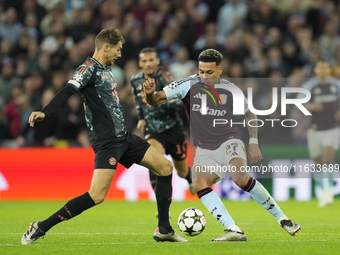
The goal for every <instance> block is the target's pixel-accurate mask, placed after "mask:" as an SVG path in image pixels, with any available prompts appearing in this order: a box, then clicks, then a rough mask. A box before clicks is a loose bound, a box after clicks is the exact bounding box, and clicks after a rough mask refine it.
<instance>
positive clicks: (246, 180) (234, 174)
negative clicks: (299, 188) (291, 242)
mask: <svg viewBox="0 0 340 255" xmlns="http://www.w3.org/2000/svg"><path fill="white" fill-rule="evenodd" d="M229 165H230V166H231V168H234V169H237V171H231V178H232V179H233V181H234V182H235V184H236V185H237V186H238V187H240V188H241V189H243V190H244V191H247V192H249V194H250V195H251V196H252V198H253V199H254V200H255V201H256V202H257V203H258V204H260V205H261V206H262V207H263V208H264V209H266V210H267V211H268V212H269V213H270V214H271V215H273V216H274V217H275V219H276V220H277V222H278V223H279V224H280V225H281V227H282V228H283V229H284V230H286V231H287V232H288V233H289V234H290V235H292V236H294V235H295V233H297V232H298V231H299V230H300V229H301V228H300V225H299V224H297V223H295V222H293V221H291V220H290V219H289V218H288V217H287V216H286V215H285V214H284V213H283V212H282V210H281V208H280V207H279V206H278V204H277V203H276V201H275V200H274V198H273V197H272V196H271V195H270V194H269V192H268V191H267V190H266V189H265V188H264V187H263V186H262V184H261V183H260V182H258V181H257V180H255V179H254V178H252V177H250V176H249V174H248V173H246V172H244V171H243V172H242V171H240V169H242V168H241V167H243V169H245V166H246V165H247V163H246V161H245V160H244V159H242V158H233V159H231V160H230V162H229Z"/></svg>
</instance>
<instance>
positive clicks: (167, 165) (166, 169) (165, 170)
mask: <svg viewBox="0 0 340 255" xmlns="http://www.w3.org/2000/svg"><path fill="white" fill-rule="evenodd" d="M173 168H174V167H173V165H172V163H171V161H169V160H167V159H166V160H165V161H164V164H163V166H162V167H161V169H160V171H159V176H168V175H170V174H171V173H172V169H173Z"/></svg>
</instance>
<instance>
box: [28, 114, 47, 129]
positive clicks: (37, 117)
mask: <svg viewBox="0 0 340 255" xmlns="http://www.w3.org/2000/svg"><path fill="white" fill-rule="evenodd" d="M44 119H45V113H43V112H32V113H31V116H30V117H29V119H28V123H29V124H30V126H31V127H33V126H34V123H35V122H40V121H43V120H44Z"/></svg>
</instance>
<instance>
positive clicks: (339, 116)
mask: <svg viewBox="0 0 340 255" xmlns="http://www.w3.org/2000/svg"><path fill="white" fill-rule="evenodd" d="M334 120H336V121H340V111H337V112H336V113H335V114H334Z"/></svg>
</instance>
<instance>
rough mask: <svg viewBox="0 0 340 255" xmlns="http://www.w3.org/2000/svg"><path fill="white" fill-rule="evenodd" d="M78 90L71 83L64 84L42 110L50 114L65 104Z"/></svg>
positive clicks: (47, 114)
mask: <svg viewBox="0 0 340 255" xmlns="http://www.w3.org/2000/svg"><path fill="white" fill-rule="evenodd" d="M76 92H77V90H76V88H74V87H73V86H71V85H70V84H66V86H64V87H63V88H62V89H61V90H60V91H59V92H58V93H57V94H56V95H55V96H54V97H53V98H52V100H51V101H50V102H49V103H48V104H47V105H46V106H45V107H44V109H42V110H41V111H42V112H43V113H45V115H46V116H50V115H51V114H52V113H53V112H54V111H55V110H56V109H57V108H58V107H59V106H61V105H63V104H64V103H65V102H66V100H67V99H68V98H69V97H70V96H72V95H73V94H74V93H76Z"/></svg>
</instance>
